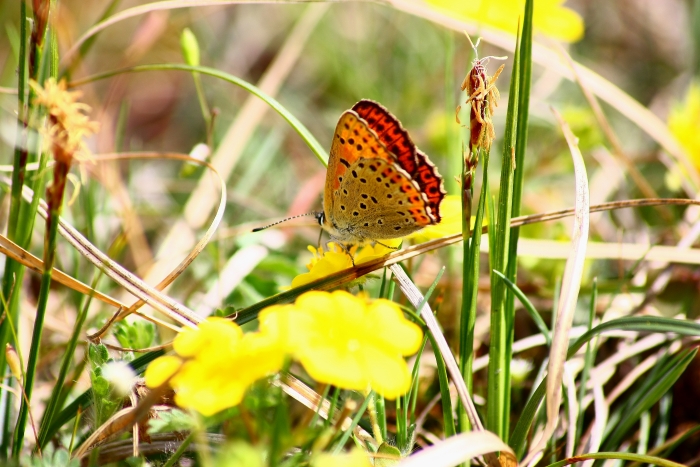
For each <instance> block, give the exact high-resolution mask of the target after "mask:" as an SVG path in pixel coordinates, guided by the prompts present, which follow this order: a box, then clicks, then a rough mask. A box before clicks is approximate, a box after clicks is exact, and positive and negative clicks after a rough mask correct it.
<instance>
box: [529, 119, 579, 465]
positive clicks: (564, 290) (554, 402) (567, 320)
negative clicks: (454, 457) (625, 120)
mask: <svg viewBox="0 0 700 467" xmlns="http://www.w3.org/2000/svg"><path fill="white" fill-rule="evenodd" d="M552 111H553V112H554V115H555V117H556V118H557V120H558V121H559V125H560V127H561V129H562V131H563V132H564V136H565V138H566V141H567V143H568V144H569V150H570V151H571V156H572V159H573V162H574V174H575V179H576V203H575V211H576V213H575V215H574V228H573V232H572V238H571V255H570V256H569V258H568V259H567V261H566V268H565V270H564V277H563V280H562V287H561V295H560V298H559V307H558V309H557V315H556V322H555V326H554V332H553V333H552V346H551V348H550V353H549V365H548V368H547V373H548V376H547V401H546V409H547V423H546V425H545V429H544V432H543V433H542V435H541V436H540V438H539V439H538V441H537V442H536V443H534V444H533V445H532V448H531V449H530V451H529V452H528V454H527V456H525V459H524V460H523V462H522V464H523V465H528V464H529V463H530V462H531V461H532V460H533V459H534V458H535V457H536V456H537V454H538V453H539V452H540V451H542V450H543V449H544V448H545V447H546V445H547V442H548V440H549V438H550V437H551V436H552V434H553V433H554V430H555V428H556V426H557V422H558V419H559V407H560V405H561V398H562V392H561V385H562V380H563V376H564V364H565V361H566V354H567V349H568V345H569V331H570V330H571V326H572V323H573V319H574V312H575V311H576V302H577V299H578V293H579V289H580V288H581V278H582V277H583V266H584V262H585V259H586V243H587V241H588V227H589V195H588V180H587V178H586V167H585V165H584V163H583V156H582V155H581V151H580V150H579V148H578V140H577V138H576V137H575V136H574V134H573V133H572V132H571V129H570V128H569V126H568V125H567V124H566V122H565V121H564V120H563V119H562V118H561V115H559V113H558V112H557V111H556V110H554V109H552Z"/></svg>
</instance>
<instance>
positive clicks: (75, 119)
mask: <svg viewBox="0 0 700 467" xmlns="http://www.w3.org/2000/svg"><path fill="white" fill-rule="evenodd" d="M30 85H31V87H32V89H33V90H34V92H35V94H36V97H35V98H34V103H35V104H36V105H42V106H44V107H45V108H46V111H47V113H48V114H49V125H48V129H47V130H45V131H44V136H45V137H46V140H47V143H48V144H49V146H50V147H51V148H52V152H53V154H54V157H55V158H56V160H57V161H58V162H63V163H66V164H70V163H71V162H72V159H73V158H74V157H75V158H77V159H79V160H80V159H81V158H82V159H85V158H87V157H88V156H87V154H88V151H87V149H86V147H85V144H84V142H83V139H84V138H86V137H88V136H90V135H92V134H93V133H95V132H97V130H98V129H99V125H98V123H97V122H93V121H91V120H90V119H89V118H88V117H87V115H85V114H86V113H87V112H89V111H90V107H89V106H88V105H86V104H83V103H81V102H78V99H79V98H80V97H81V96H82V93H81V92H79V91H73V92H69V91H67V90H66V82H65V81H64V80H61V81H60V82H58V83H57V82H56V79H55V78H49V79H48V80H46V82H45V83H44V86H41V85H40V84H38V83H37V82H35V81H31V82H30Z"/></svg>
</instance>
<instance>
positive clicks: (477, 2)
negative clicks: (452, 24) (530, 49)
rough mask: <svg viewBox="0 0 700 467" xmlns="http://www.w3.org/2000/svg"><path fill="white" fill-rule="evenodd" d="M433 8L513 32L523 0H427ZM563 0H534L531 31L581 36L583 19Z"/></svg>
mask: <svg viewBox="0 0 700 467" xmlns="http://www.w3.org/2000/svg"><path fill="white" fill-rule="evenodd" d="M427 1H428V4H429V5H431V6H432V7H434V8H435V9H436V10H439V11H440V12H442V13H444V14H446V15H449V16H451V17H453V18H456V19H459V20H462V21H476V22H478V23H480V24H484V25H488V26H491V27H494V28H496V29H501V30H504V31H508V32H511V33H513V34H515V33H516V31H517V28H518V19H519V18H520V17H521V16H522V14H523V11H524V7H525V0H470V1H463V2H455V1H454V0H427ZM563 3H564V0H537V1H536V2H535V9H534V12H533V18H532V23H533V26H534V28H535V31H537V32H539V33H541V34H544V35H545V36H549V37H553V38H555V39H560V40H562V41H565V42H576V41H578V40H579V39H581V38H582V37H583V19H582V18H581V16H580V15H579V14H578V13H576V12H575V11H574V10H572V9H570V8H566V7H565V6H563Z"/></svg>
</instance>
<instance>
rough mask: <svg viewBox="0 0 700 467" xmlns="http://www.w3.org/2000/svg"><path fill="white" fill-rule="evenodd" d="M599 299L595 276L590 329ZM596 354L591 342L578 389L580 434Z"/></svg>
mask: <svg viewBox="0 0 700 467" xmlns="http://www.w3.org/2000/svg"><path fill="white" fill-rule="evenodd" d="M597 301H598V280H597V279H595V278H594V279H593V289H592V291H591V306H590V308H589V313H588V330H589V331H590V330H591V328H592V327H593V320H594V318H595V307H596V303H597ZM595 356H596V347H595V345H593V344H592V343H591V342H589V343H588V346H587V347H586V356H585V357H584V360H583V370H581V381H580V383H579V391H578V406H579V413H578V423H577V426H576V433H578V434H579V435H580V434H582V433H583V416H584V412H585V411H584V409H583V397H584V396H585V394H586V384H588V376H589V375H590V372H591V368H593V364H594V363H595ZM574 449H578V445H577V446H575V447H574Z"/></svg>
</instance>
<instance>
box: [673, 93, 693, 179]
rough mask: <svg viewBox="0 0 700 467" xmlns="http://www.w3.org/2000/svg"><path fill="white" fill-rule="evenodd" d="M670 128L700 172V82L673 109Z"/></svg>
mask: <svg viewBox="0 0 700 467" xmlns="http://www.w3.org/2000/svg"><path fill="white" fill-rule="evenodd" d="M668 128H669V130H671V133H673V136H675V137H676V139H677V140H678V142H679V143H680V144H681V146H683V149H685V151H686V152H687V153H688V156H689V157H690V160H692V161H693V164H695V167H697V168H698V170H700V131H698V129H700V82H695V83H692V84H691V85H690V87H689V88H688V93H687V94H686V96H685V99H683V101H682V102H681V103H679V104H677V105H675V106H674V107H673V109H671V113H670V114H669V116H668Z"/></svg>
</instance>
